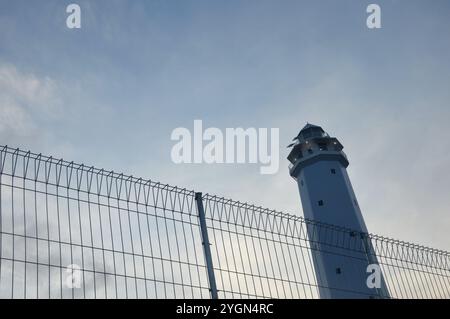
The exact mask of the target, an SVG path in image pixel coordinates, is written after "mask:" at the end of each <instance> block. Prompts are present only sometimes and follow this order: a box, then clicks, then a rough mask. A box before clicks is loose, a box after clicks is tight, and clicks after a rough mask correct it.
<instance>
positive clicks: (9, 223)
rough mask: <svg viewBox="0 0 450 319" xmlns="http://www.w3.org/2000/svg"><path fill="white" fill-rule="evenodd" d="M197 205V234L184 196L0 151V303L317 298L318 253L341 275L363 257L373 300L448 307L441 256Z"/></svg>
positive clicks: (243, 209) (258, 213)
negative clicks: (380, 281)
mask: <svg viewBox="0 0 450 319" xmlns="http://www.w3.org/2000/svg"><path fill="white" fill-rule="evenodd" d="M200 202H201V204H202V210H203V209H204V222H205V225H206V228H204V227H203V228H202V223H201V221H202V220H201V219H200V218H199V216H200V215H199V208H198V206H197V205H198V201H197V202H196V193H195V192H194V191H191V190H186V189H181V188H178V187H173V186H169V185H164V184H161V183H157V182H153V181H150V180H143V179H140V178H134V177H132V176H125V175H123V174H117V173H115V172H113V171H105V170H102V169H96V168H94V167H87V166H84V165H82V164H75V163H73V162H67V161H64V160H57V159H54V158H52V157H47V156H43V155H41V154H34V153H31V152H24V151H21V150H18V149H11V148H8V147H6V146H5V147H2V148H1V149H0V223H1V224H0V297H1V298H210V297H211V296H212V295H214V294H213V293H214V290H215V287H217V293H218V297H219V298H318V297H319V288H320V282H321V280H320V276H321V269H320V267H319V268H318V267H317V266H316V267H315V266H314V263H313V255H314V253H315V252H317V251H321V253H323V254H337V255H339V256H341V257H342V258H350V259H351V260H352V263H353V264H357V263H363V264H367V262H368V260H370V254H375V255H376V257H377V259H378V262H379V264H380V267H381V269H382V273H383V276H384V279H385V281H386V285H387V287H388V291H389V295H385V296H382V297H390V298H450V268H449V265H450V263H449V260H450V254H449V253H448V252H445V251H439V250H435V249H430V248H427V247H422V246H418V245H413V244H410V243H406V242H401V241H397V240H392V239H389V238H384V237H381V236H376V235H369V234H360V233H355V232H354V231H352V230H349V229H343V228H341V227H335V226H332V225H326V224H321V223H317V222H314V221H309V220H305V219H303V218H301V217H297V216H294V215H289V214H284V213H280V212H276V211H271V210H268V209H264V208H261V207H255V206H252V205H248V204H246V203H240V202H236V201H232V200H227V199H224V198H218V197H216V196H212V195H208V194H206V195H203V196H201V197H200ZM202 231H206V235H207V236H208V237H209V239H208V240H205V233H204V232H202ZM208 241H209V242H208ZM368 245H370V247H372V248H371V249H367V247H368ZM209 252H210V253H211V259H210V260H209V259H208V253H209ZM208 270H209V271H208ZM75 273H77V276H78V277H77V278H78V279H79V280H78V281H77V280H74V279H75V278H74V274H75ZM212 281H214V282H212ZM326 288H328V289H338V290H346V289H347V288H346V287H345V286H342V287H326ZM355 293H357V292H355Z"/></svg>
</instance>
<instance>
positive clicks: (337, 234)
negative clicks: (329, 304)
mask: <svg viewBox="0 0 450 319" xmlns="http://www.w3.org/2000/svg"><path fill="white" fill-rule="evenodd" d="M288 147H290V148H291V151H290V153H289V156H288V160H289V161H290V163H291V164H290V165H289V173H290V175H291V176H292V177H293V178H294V179H295V180H296V182H297V184H298V189H299V192H300V198H301V202H302V207H303V214H304V216H305V218H306V219H307V220H310V221H307V228H306V229H307V232H308V237H309V239H310V245H311V255H312V259H313V263H314V268H315V273H316V279H317V285H318V288H319V294H320V297H321V298H332V299H341V298H389V293H388V289H387V287H386V283H385V281H384V278H383V276H382V274H381V273H380V274H379V275H380V276H381V278H380V279H379V284H378V285H377V286H376V287H372V286H371V285H369V284H368V283H367V279H368V276H369V275H371V273H370V272H368V266H369V265H375V266H378V261H377V257H376V255H375V252H374V249H373V246H372V244H371V242H370V239H369V237H368V231H367V227H366V225H365V223H364V219H363V216H362V214H361V209H360V207H359V204H358V201H357V199H356V196H355V193H354V191H353V188H352V185H351V183H350V178H349V176H348V174H347V167H348V165H349V161H348V159H347V156H346V155H345V153H344V152H343V151H342V149H343V148H344V147H343V146H342V144H341V143H340V142H339V141H338V139H337V138H335V137H330V136H329V135H328V134H327V133H326V132H325V131H324V130H323V129H322V128H321V127H320V126H317V125H313V124H307V125H306V126H305V127H303V129H302V130H301V131H300V133H299V134H298V135H297V136H296V137H295V138H294V139H293V143H292V144H290V145H289V146H288ZM331 225H333V226H331ZM336 226H337V228H336ZM337 229H339V230H337ZM345 237H348V238H345ZM349 243H350V244H349ZM346 245H350V246H351V247H350V246H349V247H347V246H346Z"/></svg>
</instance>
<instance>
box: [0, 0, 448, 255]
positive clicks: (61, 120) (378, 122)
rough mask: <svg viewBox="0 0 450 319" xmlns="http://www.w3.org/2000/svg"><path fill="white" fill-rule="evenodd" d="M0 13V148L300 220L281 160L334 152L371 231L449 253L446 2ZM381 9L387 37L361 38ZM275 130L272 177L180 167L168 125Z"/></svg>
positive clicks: (108, 5) (198, 4)
mask: <svg viewBox="0 0 450 319" xmlns="http://www.w3.org/2000/svg"><path fill="white" fill-rule="evenodd" d="M72 2H75V3H77V4H79V5H80V7H81V29H68V28H67V26H66V18H67V16H68V14H67V13H66V7H67V5H68V4H70V3H71V2H70V1H57V0H46V1H24V0H17V1H6V0H0V145H8V146H11V147H19V148H21V149H23V150H31V151H33V152H36V153H43V154H47V155H52V156H54V157H57V158H61V157H62V158H64V159H66V160H69V161H74V162H78V163H84V164H85V165H89V166H90V165H94V166H96V167H98V168H104V169H106V170H114V171H116V172H123V173H125V174H130V175H133V176H136V177H142V178H149V179H152V180H157V181H160V182H162V183H168V184H171V185H177V186H180V187H186V188H188V189H195V190H196V191H201V192H203V193H210V194H216V195H219V196H224V197H227V198H233V199H235V200H239V201H244V202H249V203H254V204H256V205H261V206H264V207H268V208H273V209H276V210H280V211H284V212H287V213H291V214H296V215H300V216H301V215H302V210H301V205H300V198H299V194H298V189H297V186H296V183H295V181H294V180H293V179H292V178H291V177H290V176H289V173H288V168H287V166H288V161H287V160H286V156H287V154H288V149H287V148H285V145H288V144H289V143H290V141H291V139H292V137H294V136H296V135H297V133H298V131H299V130H300V129H301V128H302V127H303V126H304V125H305V124H306V123H307V122H310V123H314V124H317V125H321V126H322V127H323V128H324V129H325V130H326V131H327V132H328V133H329V134H330V135H332V136H336V137H337V138H338V139H339V140H340V141H341V143H342V144H343V145H344V151H345V152H346V154H347V156H348V158H349V161H350V166H349V167H348V172H349V175H350V178H351V181H352V184H353V187H354V190H355V193H356V196H357V198H358V201H359V205H360V207H361V209H362V212H363V215H364V218H365V221H366V224H367V226H368V229H369V231H370V232H372V233H377V234H380V235H385V236H388V237H393V238H397V239H402V240H405V241H411V242H414V243H419V244H423V245H427V246H432V247H435V248H440V249H446V250H448V249H450V246H449V242H450V235H449V232H448V229H449V228H450V214H449V209H450V196H448V194H449V193H450V183H449V180H450V170H449V169H448V166H449V164H450V152H449V150H450V126H449V125H448V123H449V120H450V109H449V107H448V106H449V100H450V90H449V87H450V86H449V84H450V59H448V57H449V56H450V37H449V36H448V31H449V29H450V20H449V19H448V16H449V11H450V3H449V2H448V1H446V0H442V1H441V0H435V1H353V0H347V1H345V0H344V1H288V0H283V1H275V0H258V1H256V0H248V1H236V0H231V1H219V0H217V1H203V0H198V1H190V0H188V1H173V0H165V1H155V0H151V1H149V0H146V1H138V0H135V1H118V0H107V1H106V0H97V1H82V0H78V1H72ZM372 2H375V3H377V4H379V5H380V7H381V19H382V20H381V21H382V28H381V29H377V30H371V29H368V28H367V27H366V18H367V15H368V14H367V13H366V7H367V5H368V4H370V3H372ZM196 119H201V120H203V125H204V127H217V128H220V129H222V130H225V128H236V127H243V128H248V127H255V128H279V129H280V169H279V172H278V173H277V174H274V175H261V174H260V172H259V165H255V164H209V165H208V164H175V163H173V162H172V160H171V157H170V153H171V149H172V146H173V145H174V141H172V140H171V139H170V136H171V133H172V131H173V130H174V129H175V128H177V127H186V128H188V129H190V130H192V129H193V123H194V120H196Z"/></svg>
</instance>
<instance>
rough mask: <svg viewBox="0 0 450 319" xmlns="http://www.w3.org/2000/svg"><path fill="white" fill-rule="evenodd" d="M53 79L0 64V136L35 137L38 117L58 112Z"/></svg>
mask: <svg viewBox="0 0 450 319" xmlns="http://www.w3.org/2000/svg"><path fill="white" fill-rule="evenodd" d="M59 105H60V103H59V98H58V96H57V86H56V84H55V82H54V81H53V80H52V79H51V78H49V77H47V76H44V77H41V76H37V75H35V74H33V73H26V72H22V71H20V70H18V69H17V68H16V67H15V66H13V65H9V64H0V134H1V135H2V137H3V138H2V139H4V140H8V141H13V142H16V141H17V142H20V141H21V140H23V139H27V138H33V139H36V138H37V136H38V135H39V134H42V130H41V129H39V127H38V123H39V121H40V120H42V119H44V120H45V119H48V118H55V117H57V116H58V115H60V111H61V109H60V107H59Z"/></svg>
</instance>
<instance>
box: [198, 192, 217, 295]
mask: <svg viewBox="0 0 450 319" xmlns="http://www.w3.org/2000/svg"><path fill="white" fill-rule="evenodd" d="M195 201H196V203H197V211H198V218H199V220H200V230H201V234H202V245H203V252H204V253H205V261H206V269H207V270H208V279H209V290H210V292H211V299H218V296H217V285H216V277H215V276H214V268H213V263H212V258H211V249H210V247H209V245H210V243H209V239H208V229H207V228H206V219H205V210H204V209H203V200H202V193H195Z"/></svg>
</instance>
